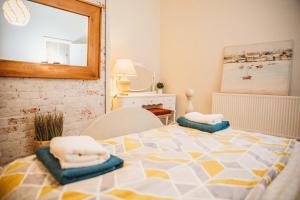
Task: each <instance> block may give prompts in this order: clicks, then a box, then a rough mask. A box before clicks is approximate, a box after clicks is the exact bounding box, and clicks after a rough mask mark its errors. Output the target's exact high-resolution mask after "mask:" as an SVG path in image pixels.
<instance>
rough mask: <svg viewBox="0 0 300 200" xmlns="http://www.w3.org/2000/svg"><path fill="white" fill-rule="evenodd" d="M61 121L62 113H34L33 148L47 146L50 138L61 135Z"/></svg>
mask: <svg viewBox="0 0 300 200" xmlns="http://www.w3.org/2000/svg"><path fill="white" fill-rule="evenodd" d="M63 121H64V117H63V114H62V113H56V112H54V113H46V114H39V113H38V114H36V115H35V117H34V127H35V150H37V149H38V148H40V147H43V146H49V144H50V140H51V139H52V138H54V137H58V136H61V135H62V132H63Z"/></svg>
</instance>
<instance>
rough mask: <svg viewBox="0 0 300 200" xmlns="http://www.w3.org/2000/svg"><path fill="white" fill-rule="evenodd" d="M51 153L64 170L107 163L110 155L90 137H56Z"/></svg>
mask: <svg viewBox="0 0 300 200" xmlns="http://www.w3.org/2000/svg"><path fill="white" fill-rule="evenodd" d="M50 152H51V153H52V154H53V155H54V156H55V157H56V158H57V159H58V160H59V162H60V164H61V167H62V168H73V167H87V166H91V165H96V164H100V163H102V162H105V161H106V160H107V159H108V158H109V157H110V154H109V153H108V151H107V150H106V149H105V148H104V147H103V146H102V145H100V144H98V143H97V142H96V140H94V139H93V138H92V137H90V136H67V137H55V138H53V139H52V140H51V142H50Z"/></svg>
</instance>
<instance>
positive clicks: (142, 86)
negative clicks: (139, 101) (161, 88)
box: [128, 63, 155, 92]
mask: <svg viewBox="0 0 300 200" xmlns="http://www.w3.org/2000/svg"><path fill="white" fill-rule="evenodd" d="M135 71H136V76H130V77H128V79H129V80H130V81H131V84H130V92H147V91H153V90H154V88H153V86H154V80H155V75H154V73H153V72H152V71H149V70H148V69H146V68H145V67H144V66H143V65H142V64H138V63H135Z"/></svg>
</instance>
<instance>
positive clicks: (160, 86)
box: [156, 82, 165, 94]
mask: <svg viewBox="0 0 300 200" xmlns="http://www.w3.org/2000/svg"><path fill="white" fill-rule="evenodd" d="M156 87H157V93H158V94H162V93H163V88H164V87H165V86H164V84H163V83H162V82H158V83H157V84H156Z"/></svg>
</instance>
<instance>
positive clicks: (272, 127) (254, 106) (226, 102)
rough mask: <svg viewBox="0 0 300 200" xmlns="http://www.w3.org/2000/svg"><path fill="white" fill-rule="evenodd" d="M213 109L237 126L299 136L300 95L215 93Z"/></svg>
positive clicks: (283, 135) (293, 136)
mask: <svg viewBox="0 0 300 200" xmlns="http://www.w3.org/2000/svg"><path fill="white" fill-rule="evenodd" d="M212 112H213V113H223V114H224V117H225V118H226V119H228V120H229V121H230V124H231V126H232V127H233V128H235V129H243V130H249V131H259V132H263V133H266V134H270V135H276V136H282V137H287V138H295V139H300V97H294V96H271V95H252V94H251V95H250V94H249V95H248V94H228V93H215V94H213V106H212Z"/></svg>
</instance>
